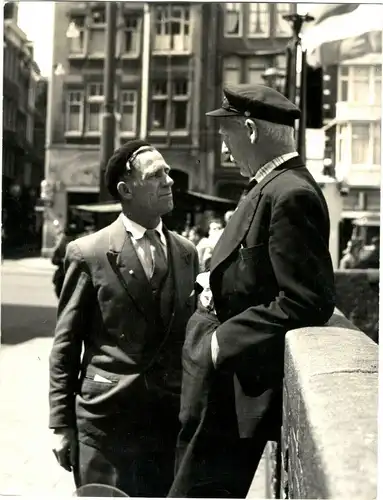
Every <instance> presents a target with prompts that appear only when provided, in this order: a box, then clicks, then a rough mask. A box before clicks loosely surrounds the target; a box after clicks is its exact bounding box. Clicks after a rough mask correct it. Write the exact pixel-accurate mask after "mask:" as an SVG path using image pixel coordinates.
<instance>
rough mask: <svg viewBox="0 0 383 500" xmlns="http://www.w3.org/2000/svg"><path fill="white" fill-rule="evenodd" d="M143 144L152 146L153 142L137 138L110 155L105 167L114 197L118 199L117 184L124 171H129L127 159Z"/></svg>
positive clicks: (106, 183)
mask: <svg viewBox="0 0 383 500" xmlns="http://www.w3.org/2000/svg"><path fill="white" fill-rule="evenodd" d="M142 146H151V144H150V143H149V142H146V141H142V140H141V139H135V140H134V141H129V142H126V143H125V144H123V145H122V146H121V147H120V148H118V149H116V150H115V152H114V153H113V154H112V156H111V157H110V159H109V161H108V164H107V165H106V169H105V185H106V187H107V188H108V191H109V193H110V194H111V195H112V196H113V198H115V199H117V200H118V192H117V184H118V182H119V180H120V179H121V177H122V176H123V175H124V173H125V172H127V171H128V170H127V167H126V163H127V161H128V160H129V159H130V158H131V157H132V155H133V153H135V152H136V151H137V150H138V149H140V148H142Z"/></svg>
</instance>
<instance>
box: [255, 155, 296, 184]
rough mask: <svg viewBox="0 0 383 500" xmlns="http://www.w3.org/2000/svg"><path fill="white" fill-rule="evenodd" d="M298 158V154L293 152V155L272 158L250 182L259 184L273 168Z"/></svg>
mask: <svg viewBox="0 0 383 500" xmlns="http://www.w3.org/2000/svg"><path fill="white" fill-rule="evenodd" d="M296 156H298V153H297V152H296V151H294V152H293V153H286V154H284V155H281V156H277V158H274V159H273V160H271V161H269V162H268V163H266V164H265V165H263V167H261V168H260V169H259V170H258V172H257V173H256V174H255V175H254V177H252V178H251V179H250V182H251V181H253V180H256V181H257V182H258V183H259V182H261V181H262V180H263V179H264V178H265V177H266V176H267V175H269V174H270V173H271V172H272V171H273V170H274V169H275V168H277V167H279V165H282V163H285V162H286V161H288V160H291V158H295V157H296Z"/></svg>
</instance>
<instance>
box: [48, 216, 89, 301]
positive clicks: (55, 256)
mask: <svg viewBox="0 0 383 500" xmlns="http://www.w3.org/2000/svg"><path fill="white" fill-rule="evenodd" d="M81 232H82V227H81V226H80V225H79V224H78V223H77V224H76V223H70V224H68V225H67V226H66V227H65V229H64V231H62V232H61V233H59V234H58V236H57V241H56V245H55V247H54V249H53V253H52V258H51V261H52V264H53V265H54V266H56V269H55V271H54V273H53V277H52V283H53V287H54V291H55V294H56V297H57V298H59V297H60V293H61V289H62V286H63V283H64V257H65V252H66V248H67V246H68V243H69V242H70V241H72V240H74V239H75V238H76V237H78V236H80V234H81Z"/></svg>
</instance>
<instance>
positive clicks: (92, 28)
mask: <svg viewBox="0 0 383 500" xmlns="http://www.w3.org/2000/svg"><path fill="white" fill-rule="evenodd" d="M97 10H99V11H101V10H104V22H102V23H98V22H95V21H94V18H93V11H97ZM88 19H89V21H88V26H87V28H88V29H87V31H88V40H87V41H88V43H87V54H88V56H89V57H91V58H104V57H105V51H104V48H103V49H102V50H101V51H97V52H91V43H92V32H103V34H104V45H105V37H106V7H101V8H100V7H94V8H93V9H92V10H91V12H90V13H89V16H88Z"/></svg>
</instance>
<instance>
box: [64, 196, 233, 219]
mask: <svg viewBox="0 0 383 500" xmlns="http://www.w3.org/2000/svg"><path fill="white" fill-rule="evenodd" d="M174 199H175V202H177V199H178V200H183V201H187V202H189V203H190V204H191V208H192V205H193V203H203V204H206V205H212V206H220V207H222V208H228V209H229V208H234V207H235V206H236V205H237V202H236V201H234V200H229V199H227V198H220V197H219V196H212V195H209V194H205V193H198V192H196V191H175V192H174ZM71 208H72V209H74V210H78V211H80V212H91V213H99V214H106V213H117V212H120V211H121V203H118V202H104V203H89V204H86V205H73V206H71Z"/></svg>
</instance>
